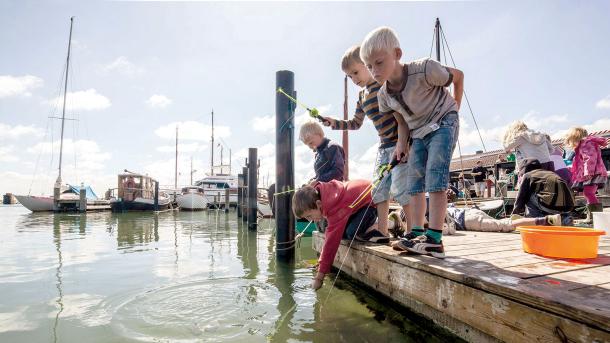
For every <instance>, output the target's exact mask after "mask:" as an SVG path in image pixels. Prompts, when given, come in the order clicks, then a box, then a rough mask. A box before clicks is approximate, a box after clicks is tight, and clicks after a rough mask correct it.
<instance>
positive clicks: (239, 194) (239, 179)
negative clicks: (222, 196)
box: [237, 174, 244, 218]
mask: <svg viewBox="0 0 610 343" xmlns="http://www.w3.org/2000/svg"><path fill="white" fill-rule="evenodd" d="M243 187H244V174H237V218H240V217H241V202H242V188H243Z"/></svg>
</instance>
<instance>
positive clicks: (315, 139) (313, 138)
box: [303, 134, 324, 151]
mask: <svg viewBox="0 0 610 343" xmlns="http://www.w3.org/2000/svg"><path fill="white" fill-rule="evenodd" d="M323 140H324V137H322V136H320V135H316V134H313V135H308V136H307V137H305V139H304V140H303V143H305V145H307V146H308V147H309V148H310V149H311V150H313V151H315V150H316V148H317V147H319V146H320V144H322V141H323Z"/></svg>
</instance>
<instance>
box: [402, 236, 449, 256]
mask: <svg viewBox="0 0 610 343" xmlns="http://www.w3.org/2000/svg"><path fill="white" fill-rule="evenodd" d="M399 242H400V248H404V250H407V251H409V252H412V253H416V254H420V255H430V256H432V257H436V258H445V249H444V247H443V241H440V242H438V243H437V242H436V241H435V240H434V239H433V238H431V237H428V236H426V235H422V236H419V237H415V238H413V239H411V240H400V241H399Z"/></svg>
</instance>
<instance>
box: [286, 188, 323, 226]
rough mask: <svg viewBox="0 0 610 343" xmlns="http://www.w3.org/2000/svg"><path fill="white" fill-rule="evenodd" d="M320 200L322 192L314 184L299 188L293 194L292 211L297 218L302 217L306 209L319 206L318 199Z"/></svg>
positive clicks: (313, 208)
mask: <svg viewBox="0 0 610 343" xmlns="http://www.w3.org/2000/svg"><path fill="white" fill-rule="evenodd" d="M318 200H320V193H318V190H317V189H315V188H314V187H312V186H304V187H301V188H299V189H298V190H297V191H296V192H295V193H294V195H293V196H292V212H294V216H295V217H297V218H301V217H302V216H303V214H304V213H305V211H309V210H315V209H317V208H318V205H317V204H316V201H318Z"/></svg>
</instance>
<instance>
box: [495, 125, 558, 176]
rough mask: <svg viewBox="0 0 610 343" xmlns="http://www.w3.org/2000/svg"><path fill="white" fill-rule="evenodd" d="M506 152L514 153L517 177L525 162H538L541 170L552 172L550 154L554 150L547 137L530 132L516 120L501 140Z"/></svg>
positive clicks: (543, 134)
mask: <svg viewBox="0 0 610 343" xmlns="http://www.w3.org/2000/svg"><path fill="white" fill-rule="evenodd" d="M502 144H503V145H504V149H505V150H506V151H507V152H510V151H514V152H515V158H516V161H517V170H519V177H521V176H522V175H523V173H522V170H521V169H522V168H523V165H524V162H525V160H538V162H540V165H541V167H542V169H546V170H549V171H554V167H553V162H552V161H551V152H553V150H555V148H554V147H553V145H552V144H551V138H550V137H549V135H547V134H545V133H541V132H537V131H534V130H531V129H529V128H528V127H527V125H525V123H524V122H522V121H520V120H517V121H515V122H513V123H512V124H510V125H509V126H508V128H507V129H506V132H505V133H504V139H503V140H502Z"/></svg>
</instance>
